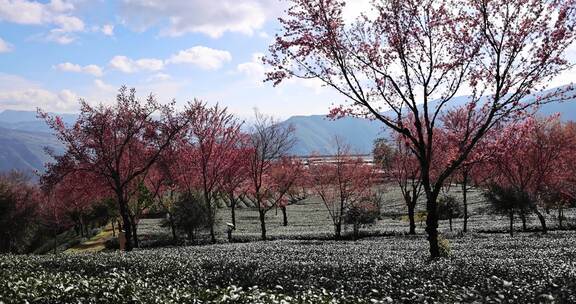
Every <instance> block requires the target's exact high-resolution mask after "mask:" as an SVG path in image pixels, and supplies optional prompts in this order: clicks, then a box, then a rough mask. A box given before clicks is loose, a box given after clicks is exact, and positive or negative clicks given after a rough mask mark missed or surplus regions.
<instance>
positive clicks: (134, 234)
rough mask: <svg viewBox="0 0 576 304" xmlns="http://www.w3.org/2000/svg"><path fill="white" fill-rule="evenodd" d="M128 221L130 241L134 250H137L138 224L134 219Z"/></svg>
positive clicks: (138, 245)
mask: <svg viewBox="0 0 576 304" xmlns="http://www.w3.org/2000/svg"><path fill="white" fill-rule="evenodd" d="M130 221H131V222H132V241H133V242H134V248H139V247H140V244H139V243H138V223H136V219H135V218H131V219H130Z"/></svg>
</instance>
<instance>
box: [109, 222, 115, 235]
mask: <svg viewBox="0 0 576 304" xmlns="http://www.w3.org/2000/svg"><path fill="white" fill-rule="evenodd" d="M110 224H112V236H113V237H116V229H115V227H114V221H113V220H112V221H110Z"/></svg>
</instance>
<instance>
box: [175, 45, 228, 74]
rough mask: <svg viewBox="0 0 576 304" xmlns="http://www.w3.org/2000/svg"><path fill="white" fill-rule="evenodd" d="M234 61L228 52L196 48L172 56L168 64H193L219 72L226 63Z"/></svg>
mask: <svg viewBox="0 0 576 304" xmlns="http://www.w3.org/2000/svg"><path fill="white" fill-rule="evenodd" d="M231 60H232V55H231V54H230V52H228V51H222V50H216V49H211V48H208V47H205V46H195V47H192V48H189V49H187V50H182V51H180V52H178V53H177V54H175V55H172V57H170V59H168V60H167V63H171V64H181V63H185V64H192V65H195V66H197V67H199V68H201V69H204V70H217V69H219V68H221V67H222V65H224V63H226V62H229V61H231Z"/></svg>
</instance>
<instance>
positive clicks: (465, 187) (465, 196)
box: [462, 172, 468, 233]
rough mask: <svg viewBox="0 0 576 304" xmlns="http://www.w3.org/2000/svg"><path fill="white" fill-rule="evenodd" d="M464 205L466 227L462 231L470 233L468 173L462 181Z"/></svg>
mask: <svg viewBox="0 0 576 304" xmlns="http://www.w3.org/2000/svg"><path fill="white" fill-rule="evenodd" d="M462 204H463V205H464V227H463V228H462V231H463V232H464V233H466V232H468V173H467V172H466V173H464V179H463V181H462Z"/></svg>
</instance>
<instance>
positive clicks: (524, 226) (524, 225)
mask: <svg viewBox="0 0 576 304" xmlns="http://www.w3.org/2000/svg"><path fill="white" fill-rule="evenodd" d="M520 219H521V220H522V231H524V232H526V231H527V230H528V227H526V212H524V211H521V212H520Z"/></svg>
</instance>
